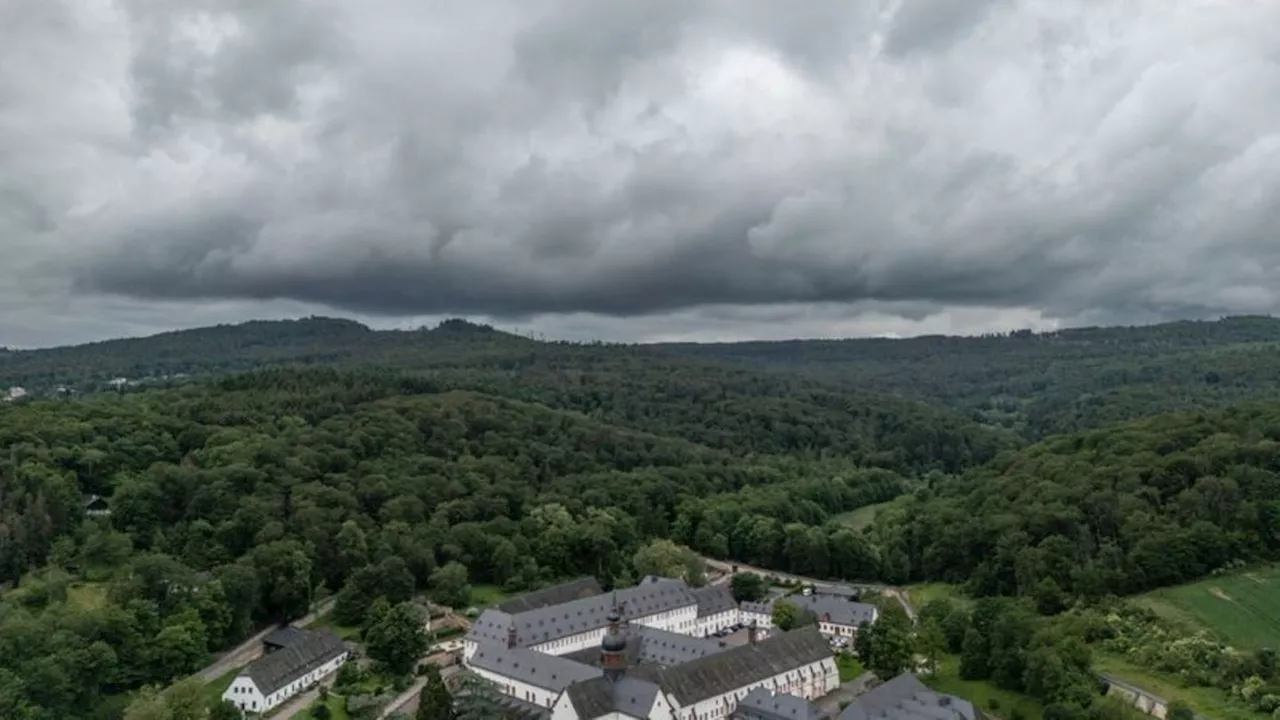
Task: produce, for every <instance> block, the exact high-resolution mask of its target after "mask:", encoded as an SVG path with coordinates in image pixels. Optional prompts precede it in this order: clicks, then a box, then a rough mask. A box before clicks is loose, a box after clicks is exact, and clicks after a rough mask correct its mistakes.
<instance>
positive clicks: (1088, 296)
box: [0, 0, 1280, 347]
mask: <svg viewBox="0 0 1280 720" xmlns="http://www.w3.org/2000/svg"><path fill="white" fill-rule="evenodd" d="M1277 27H1280V2H1275V0H1178V1H1177V2H1169V1H1168V0H1088V1H1087V2H1084V1H1081V2H1063V0H963V1H961V0H866V1H865V2H847V1H844V0H841V1H837V0H808V1H806V2H803V3H779V2H776V0H608V1H602V0H484V1H483V2H477V1H476V0H433V1H432V2H421V0H358V1H357V0H270V1H269V2H264V1H263V0H40V1H39V2H36V1H34V0H0V270H2V271H0V345H7V346H14V347H36V346H49V345H57V344H68V343H77V342H85V341H90V340H97V339H103V338H108V337H119V336H128V335H142V334H149V333H154V332H159V331H163V330H168V329H173V328H183V327H196V326H201V325H208V324H213V323H219V322H234V321H240V320H246V319H251V318H283V317H297V316H302V315H310V314H321V315H333V316H343V317H352V318H355V319H358V320H361V321H363V322H366V323H368V324H370V325H373V326H375V327H416V326H419V325H431V324H434V323H435V322H437V321H438V320H439V319H441V318H444V317H451V316H462V317H468V318H473V319H477V320H480V321H484V322H491V323H493V324H495V325H497V326H499V327H504V328H511V329H519V330H521V331H524V332H534V333H540V334H543V335H546V336H548V337H556V338H566V339H607V340H622V341H660V340H736V339H750V338H760V339H777V338H786V337H849V336H868V335H890V336H893V335H901V336H906V335H916V334H925V333H962V334H972V333H982V332H991V331H1007V330H1012V329H1018V328H1032V329H1038V330H1043V329H1052V328H1057V327H1063V326H1073V325H1088V324H1138V323H1149V322H1157V321H1160V320H1167V319H1175V318H1193V317H1194V318H1201V317H1217V316H1220V315H1225V314H1240V313H1273V312H1277V311H1280V284H1278V283H1277V282H1276V281H1275V280H1274V279H1273V278H1276V277H1280V236H1278V235H1277V228H1280V34H1277V33H1276V32H1275V28H1277Z"/></svg>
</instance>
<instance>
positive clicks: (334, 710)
mask: <svg viewBox="0 0 1280 720" xmlns="http://www.w3.org/2000/svg"><path fill="white" fill-rule="evenodd" d="M317 705H324V706H325V707H327V708H329V720H348V718H349V717H350V716H349V715H347V703H346V699H345V698H343V697H342V696H341V695H336V694H334V693H332V692H331V693H329V699H328V700H327V701H325V702H323V703H321V702H320V701H319V700H316V701H315V702H313V703H311V705H309V706H308V707H307V709H305V710H301V711H299V712H296V713H294V714H293V716H292V717H290V718H289V720H307V719H308V718H311V717H314V716H313V715H312V714H311V711H312V710H313V709H315V707H316V706H317Z"/></svg>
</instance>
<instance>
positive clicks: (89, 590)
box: [67, 581, 107, 611]
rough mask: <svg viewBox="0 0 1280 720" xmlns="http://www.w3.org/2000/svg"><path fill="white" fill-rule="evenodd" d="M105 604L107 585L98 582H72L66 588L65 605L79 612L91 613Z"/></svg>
mask: <svg viewBox="0 0 1280 720" xmlns="http://www.w3.org/2000/svg"><path fill="white" fill-rule="evenodd" d="M106 602H107V585H106V583H100V582H86V581H78V582H73V583H71V584H70V585H68V586H67V605H69V606H71V607H73V608H77V609H79V610H86V611H93V610H98V609H100V608H102V606H103V605H105V604H106Z"/></svg>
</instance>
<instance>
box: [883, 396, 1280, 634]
mask: <svg viewBox="0 0 1280 720" xmlns="http://www.w3.org/2000/svg"><path fill="white" fill-rule="evenodd" d="M875 529H876V530H877V531H878V532H879V533H881V539H882V542H883V546H884V548H885V549H887V550H888V551H889V552H890V553H891V554H892V553H893V552H895V551H896V552H900V553H902V557H903V561H904V563H905V564H906V565H907V567H908V568H909V570H908V575H909V576H910V577H911V578H912V579H918V580H941V581H948V582H967V584H968V586H969V587H970V589H971V590H972V591H973V592H975V593H977V594H979V595H995V594H1006V595H1014V594H1019V595H1027V596H1032V597H1035V598H1036V599H1037V601H1038V602H1040V603H1041V604H1042V606H1043V607H1045V608H1046V609H1051V608H1053V607H1058V606H1061V605H1062V604H1064V603H1068V602H1070V601H1071V600H1073V599H1074V598H1077V597H1085V598H1090V597H1098V596H1100V595H1103V594H1107V593H1115V594H1128V593H1135V592H1140V591H1143V590H1147V589H1150V588H1155V587H1161V586H1166V585H1174V584H1177V583H1181V582H1185V581H1188V580H1192V579H1195V578H1199V577H1202V576H1204V575H1205V574H1207V573H1209V572H1210V571H1212V570H1216V569H1218V568H1221V567H1223V566H1225V565H1227V564H1228V563H1232V562H1250V561H1257V560H1274V559H1280V403H1265V404H1255V405H1251V406H1247V407H1243V408H1238V409H1230V410H1221V411H1214V412H1184V413H1171V414H1166V415H1160V416H1157V417H1153V418H1149V419H1145V420H1139V421H1134V422H1130V423H1126V424H1123V425H1119V426H1115V427H1111V428H1108V429H1105V430H1092V431H1087V432H1082V433H1076V434H1073V435H1068V436H1061V437H1056V438H1052V439H1050V440H1048V441H1045V442H1043V443H1040V444H1037V445H1034V446H1031V447H1029V448H1026V449H1024V450H1022V451H1019V452H1017V453H1012V454H1009V455H1006V456H1003V457H1001V458H998V459H997V460H996V461H994V462H992V463H989V464H988V465H986V466H984V467H982V468H979V469H976V470H974V471H972V472H970V473H967V474H966V475H965V476H964V477H960V478H950V479H944V480H940V481H939V482H937V483H935V484H934V486H933V487H932V488H931V489H929V490H927V491H921V492H919V493H917V495H916V498H915V500H914V501H913V502H910V503H906V504H903V505H900V506H899V508H896V509H895V510H894V511H892V512H889V513H885V514H882V515H880V516H878V517H877V522H876V527H875Z"/></svg>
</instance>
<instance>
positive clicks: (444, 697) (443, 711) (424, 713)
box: [414, 664, 457, 720]
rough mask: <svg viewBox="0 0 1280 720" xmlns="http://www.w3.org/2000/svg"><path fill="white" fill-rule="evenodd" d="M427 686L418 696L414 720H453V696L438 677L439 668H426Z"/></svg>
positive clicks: (431, 666)
mask: <svg viewBox="0 0 1280 720" xmlns="http://www.w3.org/2000/svg"><path fill="white" fill-rule="evenodd" d="M426 677H427V684H426V685H424V686H423V688H422V692H421V693H419V695H418V712H417V713H416V714H415V715H414V720H455V718H456V717H457V715H456V713H455V712H454V709H453V696H452V695H450V694H449V688H448V687H446V686H445V684H444V679H443V678H441V677H440V668H439V667H437V666H435V665H434V664H428V665H427V666H426Z"/></svg>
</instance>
